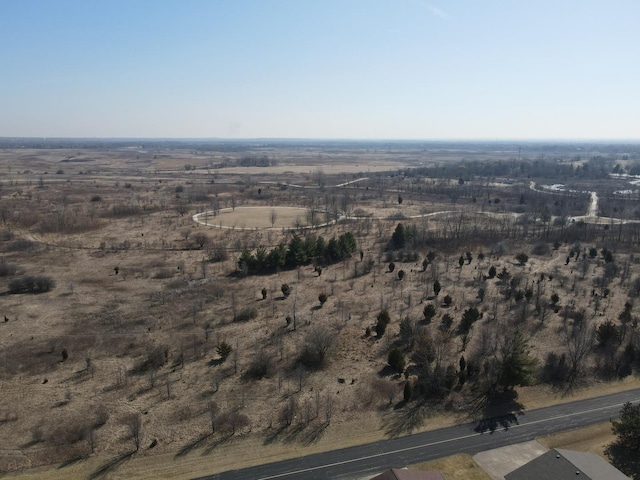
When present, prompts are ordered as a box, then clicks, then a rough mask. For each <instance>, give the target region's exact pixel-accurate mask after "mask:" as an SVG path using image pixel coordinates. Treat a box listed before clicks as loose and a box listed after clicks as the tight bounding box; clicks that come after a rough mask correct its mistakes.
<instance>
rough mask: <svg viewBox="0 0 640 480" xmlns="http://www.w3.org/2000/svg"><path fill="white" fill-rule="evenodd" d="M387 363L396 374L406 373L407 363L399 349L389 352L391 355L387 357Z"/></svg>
mask: <svg viewBox="0 0 640 480" xmlns="http://www.w3.org/2000/svg"><path fill="white" fill-rule="evenodd" d="M387 363H388V364H389V366H390V367H391V368H393V369H394V370H395V371H396V372H398V373H402V372H404V367H405V361H404V355H403V354H402V351H401V350H400V349H399V348H392V349H391V350H389V354H388V355H387Z"/></svg>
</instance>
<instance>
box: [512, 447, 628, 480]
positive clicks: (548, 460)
mask: <svg viewBox="0 0 640 480" xmlns="http://www.w3.org/2000/svg"><path fill="white" fill-rule="evenodd" d="M576 477H577V478H580V479H582V480H602V479H604V480H629V477H627V476H625V475H624V474H623V473H622V472H621V471H620V470H618V469H617V468H615V467H614V466H613V465H611V464H610V463H608V462H606V461H605V460H604V459H603V458H602V457H600V456H598V455H596V454H594V453H585V452H576V451H574V450H562V449H553V450H549V451H548V452H547V453H545V454H544V455H541V456H539V457H538V458H536V459H534V460H531V461H530V462H529V463H527V464H525V465H523V466H522V467H520V468H517V469H516V470H514V471H513V472H511V473H508V474H507V475H505V477H504V478H505V480H565V479H569V478H571V479H574V480H575V479H576Z"/></svg>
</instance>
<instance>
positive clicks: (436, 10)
mask: <svg viewBox="0 0 640 480" xmlns="http://www.w3.org/2000/svg"><path fill="white" fill-rule="evenodd" d="M425 7H426V8H427V10H429V11H430V12H431V13H433V14H434V15H435V16H436V17H440V18H449V15H448V14H447V12H445V11H444V10H442V9H441V8H438V7H434V6H433V5H425Z"/></svg>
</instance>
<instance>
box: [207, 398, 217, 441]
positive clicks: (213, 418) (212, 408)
mask: <svg viewBox="0 0 640 480" xmlns="http://www.w3.org/2000/svg"><path fill="white" fill-rule="evenodd" d="M207 413H208V414H209V423H210V425H211V434H212V435H213V434H214V433H216V424H217V421H218V414H219V413H220V408H219V407H218V404H217V403H216V402H214V401H213V400H209V403H208V404H207Z"/></svg>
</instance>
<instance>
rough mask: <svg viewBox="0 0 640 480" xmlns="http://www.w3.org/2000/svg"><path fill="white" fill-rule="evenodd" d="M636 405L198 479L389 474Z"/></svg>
mask: <svg viewBox="0 0 640 480" xmlns="http://www.w3.org/2000/svg"><path fill="white" fill-rule="evenodd" d="M639 400H640V389H636V390H630V391H627V392H622V393H616V394H613V395H607V396H603V397H597V398H592V399H588V400H580V401H576V402H572V403H566V404H563V405H556V406H552V407H547V408H541V409H538V410H531V411H529V412H524V413H522V414H521V415H519V416H518V417H515V416H511V417H504V418H495V419H487V420H485V421H483V422H481V423H468V424H465V425H458V426H455V427H450V428H444V429H441V430H434V431H431V432H424V433H419V434H416V435H410V436H407V437H402V438H395V439H390V440H382V441H379V442H375V443H370V444H366V445H360V446H356V447H350V448H344V449H340V450H333V451H329V452H325V453H318V454H314V455H308V456H306V457H300V458H293V459H290V460H283V461H280V462H275V463H269V464H265V465H259V466H256V467H250V468H245V469H242V470H234V471H229V472H223V473H220V474H215V475H210V476H207V477H202V478H201V479H199V480H231V479H234V480H257V479H261V480H272V479H273V480H275V479H278V480H293V479H296V480H297V479H329V478H331V479H335V478H343V479H353V478H360V477H363V476H367V475H373V474H375V473H376V472H380V471H382V470H385V469H387V468H392V467H393V468H398V467H403V466H406V465H410V464H414V463H419V462H424V461H427V460H433V459H435V458H440V457H445V456H448V455H452V454H454V453H470V454H475V453H477V452H481V451H483V450H488V449H491V448H497V447H501V446H504V445H509V444H513V443H520V442H525V441H528V440H533V439H534V438H536V437H538V436H541V435H547V434H550V433H554V432H558V431H562V430H567V429H572V428H577V427H582V426H586V425H591V424H593V423H598V422H603V421H607V420H609V419H610V418H612V417H616V416H617V415H618V413H619V411H620V407H621V406H622V404H624V403H625V402H627V401H631V402H637V401H639Z"/></svg>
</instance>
